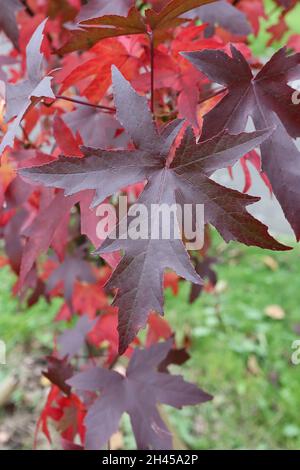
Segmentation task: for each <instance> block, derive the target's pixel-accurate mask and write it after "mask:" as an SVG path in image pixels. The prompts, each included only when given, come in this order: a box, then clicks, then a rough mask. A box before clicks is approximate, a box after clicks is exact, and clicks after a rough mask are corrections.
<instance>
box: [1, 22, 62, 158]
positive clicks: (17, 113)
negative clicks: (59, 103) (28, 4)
mask: <svg viewBox="0 0 300 470" xmlns="http://www.w3.org/2000/svg"><path fill="white" fill-rule="evenodd" d="M46 22H47V20H44V21H43V22H42V23H41V24H40V25H39V26H38V28H37V29H36V30H35V32H34V34H33V36H32V38H31V39H30V41H29V43H28V45H27V47H26V68H27V78H26V79H25V80H23V81H22V82H20V83H18V84H16V85H12V84H10V83H8V84H7V85H6V120H7V121H10V120H11V119H12V118H15V120H14V121H13V122H12V123H11V124H10V125H9V126H8V131H7V133H6V134H5V136H4V137H3V139H2V142H1V144H0V155H1V153H2V152H3V151H4V150H5V148H6V147H8V146H9V147H12V146H13V143H14V139H15V135H16V133H17V131H18V127H19V125H20V123H21V121H22V119H23V117H24V115H25V114H26V112H27V110H28V109H29V108H30V106H31V105H32V103H33V102H37V101H39V100H40V99H41V98H44V97H47V98H53V99H54V98H55V95H54V93H53V91H52V88H51V80H52V77H50V76H49V77H44V75H43V71H42V62H43V54H42V53H41V52H40V50H41V45H42V41H43V31H44V28H45V24H46Z"/></svg>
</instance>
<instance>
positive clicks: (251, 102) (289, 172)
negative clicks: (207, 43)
mask: <svg viewBox="0 0 300 470" xmlns="http://www.w3.org/2000/svg"><path fill="white" fill-rule="evenodd" d="M231 52H232V57H229V56H228V55H227V54H226V53H225V52H223V51H211V50H205V51H202V52H189V53H184V54H183V55H184V56H185V57H186V58H187V59H188V60H190V61H191V62H192V63H193V64H194V65H195V66H196V67H197V68H198V69H199V70H201V71H202V72H203V73H205V74H206V75H207V76H208V77H209V78H210V79H211V80H212V81H213V82H217V83H220V84H222V85H224V86H226V87H227V89H228V94H227V95H226V96H225V97H224V98H223V99H222V100H221V102H220V103H219V104H217V106H216V107H215V108H214V109H213V110H212V111H210V112H209V113H208V114H206V116H205V117H204V129H203V134H202V136H201V140H206V139H209V138H211V137H212V136H214V135H216V134H217V133H218V132H221V131H222V130H223V129H228V131H229V132H231V133H238V132H241V131H243V130H244V129H245V127H246V124H247V120H248V117H249V116H251V117H252V119H253V121H254V125H255V127H256V129H263V128H266V127H269V126H270V127H274V126H276V131H275V132H274V133H273V134H272V135H271V136H270V137H269V138H268V139H266V140H265V142H264V143H263V144H262V145H261V154H262V170H263V171H264V172H265V173H266V174H267V176H268V178H269V180H270V182H271V185H272V188H273V191H274V194H275V196H276V197H277V199H278V200H279V202H280V204H281V206H282V208H283V211H284V213H285V216H286V218H287V220H288V221H289V223H290V224H291V226H292V227H293V229H294V232H295V235H296V237H297V240H299V239H300V219H299V217H298V212H299V208H300V186H299V181H298V179H299V178H298V175H299V174H300V154H299V152H298V150H297V148H296V146H295V143H294V142H293V139H292V138H296V137H298V136H300V112H299V106H297V105H295V104H294V103H293V99H292V97H293V93H294V92H295V90H294V89H292V88H291V87H290V86H289V85H288V84H287V83H288V82H289V81H290V80H291V79H296V78H297V77H298V78H299V77H300V67H299V64H300V54H294V55H291V56H288V55H287V53H286V49H285V48H283V49H280V50H279V51H278V52H276V54H274V55H273V57H272V58H271V59H270V61H269V62H268V63H267V64H266V65H265V66H264V67H263V69H262V70H261V71H260V72H259V73H258V74H257V75H256V76H255V77H254V75H253V73H252V71H251V68H250V66H249V65H248V63H247V61H246V59H245V58H244V56H243V55H242V54H241V53H240V52H239V51H238V50H237V49H235V48H234V47H233V46H232V48H231ZM283 156H284V158H283Z"/></svg>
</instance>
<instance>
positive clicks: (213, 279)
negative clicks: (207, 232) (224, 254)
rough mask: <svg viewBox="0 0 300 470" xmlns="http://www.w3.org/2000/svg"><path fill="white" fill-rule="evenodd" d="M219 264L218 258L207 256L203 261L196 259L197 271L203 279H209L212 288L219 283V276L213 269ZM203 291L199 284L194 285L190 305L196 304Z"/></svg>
mask: <svg viewBox="0 0 300 470" xmlns="http://www.w3.org/2000/svg"><path fill="white" fill-rule="evenodd" d="M217 262H218V260H217V258H211V257H210V256H206V257H205V258H204V259H202V260H201V261H200V260H198V259H196V264H195V270H196V272H197V273H198V274H199V276H200V277H201V278H202V279H207V280H208V281H209V282H210V283H211V285H212V286H215V285H216V283H217V274H216V272H215V271H214V270H213V269H212V266H214V265H215V264H216V263H217ZM202 291H203V286H199V284H193V285H192V288H191V292H190V303H191V304H192V303H194V302H195V301H196V300H197V299H198V297H199V296H200V295H201V293H202Z"/></svg>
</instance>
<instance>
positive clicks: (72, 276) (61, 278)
mask: <svg viewBox="0 0 300 470" xmlns="http://www.w3.org/2000/svg"><path fill="white" fill-rule="evenodd" d="M79 280H80V281H85V282H88V283H93V282H95V281H96V278H95V276H94V274H93V271H92V266H91V265H90V263H88V262H87V261H85V260H84V259H82V258H81V257H80V256H78V255H73V256H67V257H66V258H65V259H64V261H63V262H62V263H61V264H60V265H59V266H58V268H57V269H55V270H54V271H53V273H52V274H51V276H50V277H49V279H48V281H47V292H50V291H51V290H52V289H54V288H55V287H56V286H57V284H59V283H60V282H63V286H64V299H65V300H66V302H67V304H68V306H69V308H70V310H71V311H73V304H72V297H73V290H74V285H75V282H76V281H79Z"/></svg>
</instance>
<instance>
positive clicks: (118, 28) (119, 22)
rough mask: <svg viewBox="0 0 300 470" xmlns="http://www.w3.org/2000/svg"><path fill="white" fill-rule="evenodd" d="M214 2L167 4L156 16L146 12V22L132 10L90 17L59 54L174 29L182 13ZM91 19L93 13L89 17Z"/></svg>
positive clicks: (178, 0) (190, 0)
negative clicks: (126, 36) (151, 32)
mask: <svg viewBox="0 0 300 470" xmlns="http://www.w3.org/2000/svg"><path fill="white" fill-rule="evenodd" d="M214 1H215V0H185V1H184V2H183V1H182V0H171V1H170V2H169V3H168V4H167V5H166V6H165V7H164V8H163V9H162V10H161V11H160V12H159V13H157V12H155V11H153V10H147V11H146V19H145V18H143V17H142V16H141V14H140V12H139V11H138V10H137V9H136V8H135V7H132V8H131V9H130V10H129V12H128V15H127V16H126V17H125V16H118V15H107V14H106V15H104V16H100V17H99V18H95V17H94V16H92V17H91V18H90V19H86V20H84V21H82V22H81V23H80V24H79V26H80V29H75V30H73V31H72V32H71V37H70V39H69V41H68V42H67V43H66V44H65V45H64V46H63V47H62V48H61V49H60V50H59V52H60V53H61V54H66V53H68V52H73V51H78V50H84V49H89V48H90V47H92V46H93V45H94V44H96V43H97V42H98V41H100V40H101V39H105V38H110V37H117V36H124V35H132V34H146V33H148V29H149V28H150V29H151V30H152V31H153V32H154V33H155V32H158V31H161V30H164V29H168V28H174V27H175V26H179V25H180V24H182V23H184V22H185V21H186V20H185V19H183V18H179V17H180V16H181V15H183V14H184V13H186V12H188V11H189V10H192V9H194V8H196V7H199V6H200V5H205V4H208V3H212V2H214ZM92 15H93V13H92Z"/></svg>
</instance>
